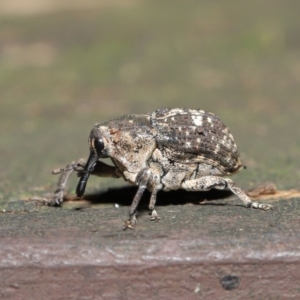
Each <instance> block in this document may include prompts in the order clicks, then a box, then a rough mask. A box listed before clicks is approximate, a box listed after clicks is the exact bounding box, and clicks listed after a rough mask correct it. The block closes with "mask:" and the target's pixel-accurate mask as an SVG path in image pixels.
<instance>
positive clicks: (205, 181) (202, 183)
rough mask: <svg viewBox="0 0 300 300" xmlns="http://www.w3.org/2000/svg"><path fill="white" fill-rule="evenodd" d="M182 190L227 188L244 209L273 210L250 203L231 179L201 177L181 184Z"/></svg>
mask: <svg viewBox="0 0 300 300" xmlns="http://www.w3.org/2000/svg"><path fill="white" fill-rule="evenodd" d="M182 188H183V189H185V190H187V191H205V190H210V189H212V188H214V189H218V190H223V189H226V188H229V189H230V190H231V191H232V192H233V193H234V194H235V195H237V196H238V197H239V198H240V199H241V200H242V201H243V202H244V204H245V206H246V207H252V208H258V209H262V210H269V209H273V206H272V205H270V204H263V203H258V202H252V201H251V200H250V198H249V197H248V196H247V195H246V194H245V193H244V192H243V190H242V189H240V188H239V187H238V186H237V185H236V184H235V183H234V182H233V181H232V180H231V179H228V178H222V177H217V176H203V177H201V178H199V179H194V180H187V181H184V182H183V183H182Z"/></svg>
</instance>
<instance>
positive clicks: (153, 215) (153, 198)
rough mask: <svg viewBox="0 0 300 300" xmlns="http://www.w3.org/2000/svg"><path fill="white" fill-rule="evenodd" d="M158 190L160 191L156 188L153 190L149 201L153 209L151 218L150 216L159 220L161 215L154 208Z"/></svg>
mask: <svg viewBox="0 0 300 300" xmlns="http://www.w3.org/2000/svg"><path fill="white" fill-rule="evenodd" d="M158 191H159V190H158V189H154V190H153V191H152V194H151V198H150V202H149V209H150V210H151V218H150V220H151V221H159V220H160V217H159V216H158V214H157V212H156V210H155V208H154V207H155V203H156V196H157V192H158Z"/></svg>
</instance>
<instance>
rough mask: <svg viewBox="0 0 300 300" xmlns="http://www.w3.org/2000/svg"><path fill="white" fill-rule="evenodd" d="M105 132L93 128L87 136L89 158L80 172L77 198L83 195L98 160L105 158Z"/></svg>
mask: <svg viewBox="0 0 300 300" xmlns="http://www.w3.org/2000/svg"><path fill="white" fill-rule="evenodd" d="M104 136H105V130H104V131H103V130H101V129H100V128H99V127H97V126H95V127H94V128H93V129H92V131H91V133H90V136H89V140H88V143H89V148H90V156H89V158H88V160H87V162H86V165H85V167H84V170H83V171H82V176H81V177H80V180H79V182H78V185H77V189H76V194H77V196H78V197H81V196H82V195H83V194H84V191H85V187H86V184H87V181H88V178H89V176H90V173H91V172H92V171H93V170H94V167H95V165H96V163H97V161H98V159H99V158H106V157H108V155H107V150H106V148H107V147H105V144H106V142H105V141H106V139H105V137H104Z"/></svg>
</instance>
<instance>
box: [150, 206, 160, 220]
mask: <svg viewBox="0 0 300 300" xmlns="http://www.w3.org/2000/svg"><path fill="white" fill-rule="evenodd" d="M150 220H151V221H156V222H158V221H159V220H160V217H159V216H158V214H157V212H156V210H155V209H153V210H152V212H151V217H150Z"/></svg>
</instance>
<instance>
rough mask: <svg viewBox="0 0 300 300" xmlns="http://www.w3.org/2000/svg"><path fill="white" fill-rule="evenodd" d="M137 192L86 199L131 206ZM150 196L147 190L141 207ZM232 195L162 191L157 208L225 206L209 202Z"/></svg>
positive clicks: (115, 192)
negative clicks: (169, 206) (202, 204)
mask: <svg viewBox="0 0 300 300" xmlns="http://www.w3.org/2000/svg"><path fill="white" fill-rule="evenodd" d="M136 191H137V188H136V187H134V186H128V187H120V188H112V189H109V190H107V191H105V192H95V193H90V194H86V195H85V196H84V199H85V200H87V201H89V202H90V203H91V204H104V203H105V204H106V203H112V204H114V203H117V204H119V205H123V206H130V205H131V202H132V200H133V198H134V195H135V193H136ZM150 195H151V193H150V192H149V191H147V190H146V191H145V192H144V194H143V196H142V199H141V201H140V204H139V207H142V206H147V205H148V204H149V199H150ZM232 195H233V193H232V192H231V191H228V190H215V189H212V190H210V191H205V192H187V191H185V190H175V191H174V190H173V191H169V192H164V191H160V192H159V193H158V197H157V202H156V206H167V205H184V204H188V203H190V204H200V203H201V202H203V201H205V203H206V204H211V205H225V204H224V203H216V202H214V203H209V201H212V200H221V199H225V198H228V197H230V196H232Z"/></svg>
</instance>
